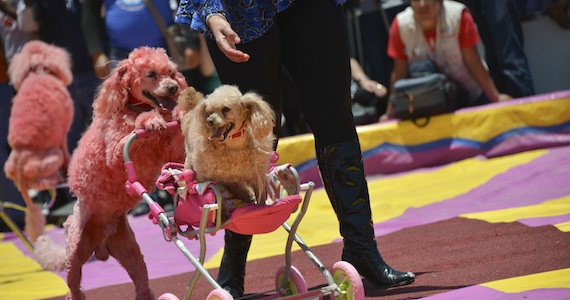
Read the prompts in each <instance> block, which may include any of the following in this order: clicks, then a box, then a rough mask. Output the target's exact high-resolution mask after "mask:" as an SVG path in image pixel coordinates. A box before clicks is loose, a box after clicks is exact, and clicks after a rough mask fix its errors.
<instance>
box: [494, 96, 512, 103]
mask: <svg viewBox="0 0 570 300" xmlns="http://www.w3.org/2000/svg"><path fill="white" fill-rule="evenodd" d="M512 99H513V97H511V96H510V95H507V94H499V101H498V102H505V101H509V100H512Z"/></svg>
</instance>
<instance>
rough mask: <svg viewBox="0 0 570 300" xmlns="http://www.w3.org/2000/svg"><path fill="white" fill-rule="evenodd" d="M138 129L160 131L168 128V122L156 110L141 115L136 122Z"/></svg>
mask: <svg viewBox="0 0 570 300" xmlns="http://www.w3.org/2000/svg"><path fill="white" fill-rule="evenodd" d="M135 128H136V129H144V130H149V131H158V130H162V129H165V128H166V120H164V117H163V116H162V115H161V114H159V113H158V112H157V111H155V110H151V111H147V112H143V113H141V114H139V115H138V116H137V118H136V120H135Z"/></svg>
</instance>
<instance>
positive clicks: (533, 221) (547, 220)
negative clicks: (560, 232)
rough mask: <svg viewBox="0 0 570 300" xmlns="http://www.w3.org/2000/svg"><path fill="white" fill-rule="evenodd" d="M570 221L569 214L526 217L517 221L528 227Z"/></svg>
mask: <svg viewBox="0 0 570 300" xmlns="http://www.w3.org/2000/svg"><path fill="white" fill-rule="evenodd" d="M569 221H570V214H566V215H560V216H552V217H543V218H528V219H520V220H518V222H520V223H522V224H524V225H526V226H530V227H539V226H544V225H556V224H560V223H565V222H569Z"/></svg>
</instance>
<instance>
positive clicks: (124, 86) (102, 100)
mask: <svg viewBox="0 0 570 300" xmlns="http://www.w3.org/2000/svg"><path fill="white" fill-rule="evenodd" d="M129 68H130V64H129V61H128V60H126V59H125V60H122V61H120V62H119V64H118V65H117V67H116V68H115V69H113V71H112V72H111V74H110V75H109V76H108V77H107V78H106V79H105V81H103V83H102V84H101V87H100V88H99V92H98V94H97V97H96V98H95V101H94V102H93V112H94V114H100V115H102V116H110V115H112V114H114V113H116V112H118V111H121V110H122V109H123V107H124V106H125V105H126V103H127V100H128V95H129V88H130V87H129V80H128V78H127V77H128V69H129Z"/></svg>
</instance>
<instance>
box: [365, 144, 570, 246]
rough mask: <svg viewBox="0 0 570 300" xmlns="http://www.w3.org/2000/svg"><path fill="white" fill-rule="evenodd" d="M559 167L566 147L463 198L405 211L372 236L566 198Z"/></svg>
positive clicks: (569, 159) (567, 158)
mask: <svg viewBox="0 0 570 300" xmlns="http://www.w3.org/2000/svg"><path fill="white" fill-rule="evenodd" d="M561 165H562V166H568V165H570V147H568V146H567V147H560V148H552V149H549V150H548V153H547V154H545V155H543V156H541V157H539V158H537V159H535V160H533V161H531V162H529V163H527V164H524V165H521V166H517V167H515V168H512V169H510V170H509V171H507V172H505V173H503V174H499V175H497V176H496V177H495V178H493V179H491V180H490V181H488V182H487V183H485V184H483V185H481V186H478V187H477V188H475V189H473V190H471V191H469V192H467V193H465V194H463V195H459V196H457V197H455V198H452V199H449V200H445V201H441V202H438V203H434V204H431V205H426V206H423V207H420V208H409V209H407V210H406V211H405V212H404V213H403V214H402V215H401V216H399V217H396V218H393V219H390V220H388V221H385V222H382V223H376V224H375V225H374V229H375V231H376V235H377V236H382V235H386V234H388V233H391V232H395V231H398V230H400V229H403V228H406V227H414V226H419V225H424V224H429V223H433V222H437V221H441V220H447V219H450V218H453V217H456V216H459V215H461V214H465V213H474V212H483V211H490V210H498V209H505V208H512V207H521V206H527V205H533V204H539V203H542V202H544V201H546V200H552V199H557V198H560V197H563V196H566V195H570V176H569V174H568V171H567V170H566V169H567V168H560V166H561ZM505 187H510V188H508V189H506V188H505ZM522 187H524V188H522ZM496 199H501V201H496ZM568 221H570V220H568Z"/></svg>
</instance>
